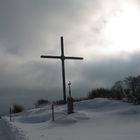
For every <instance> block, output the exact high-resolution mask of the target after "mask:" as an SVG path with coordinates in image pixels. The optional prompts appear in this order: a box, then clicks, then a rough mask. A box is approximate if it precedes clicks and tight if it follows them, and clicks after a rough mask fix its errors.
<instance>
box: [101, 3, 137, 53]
mask: <svg viewBox="0 0 140 140" xmlns="http://www.w3.org/2000/svg"><path fill="white" fill-rule="evenodd" d="M103 33H104V34H105V38H106V40H107V42H108V43H109V46H108V48H106V51H107V52H108V53H119V52H128V53H131V52H134V51H139V50H140V11H139V10H138V9H137V8H136V7H134V6H131V5H125V6H123V8H122V10H121V11H120V12H118V13H117V14H116V15H114V16H113V17H112V18H111V19H110V20H109V21H107V23H106V25H105V28H104V30H103Z"/></svg>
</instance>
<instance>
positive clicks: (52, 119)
mask: <svg viewBox="0 0 140 140" xmlns="http://www.w3.org/2000/svg"><path fill="white" fill-rule="evenodd" d="M52 121H53V122H54V103H52Z"/></svg>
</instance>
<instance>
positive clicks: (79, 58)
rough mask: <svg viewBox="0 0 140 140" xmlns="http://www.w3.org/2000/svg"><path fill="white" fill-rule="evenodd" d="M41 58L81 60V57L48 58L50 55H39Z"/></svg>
mask: <svg viewBox="0 0 140 140" xmlns="http://www.w3.org/2000/svg"><path fill="white" fill-rule="evenodd" d="M40 57H41V58H53V59H77V60H83V57H72V56H50V55H41V56H40Z"/></svg>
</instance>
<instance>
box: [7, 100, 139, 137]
mask: <svg viewBox="0 0 140 140" xmlns="http://www.w3.org/2000/svg"><path fill="white" fill-rule="evenodd" d="M74 106H75V113H73V114H71V115H67V113H66V106H56V107H55V122H52V121H51V110H50V107H46V108H39V109H32V110H29V111H26V112H24V113H21V114H19V115H16V116H15V117H14V121H13V122H10V125H12V126H13V127H14V128H16V129H17V130H20V131H21V132H22V134H23V135H24V139H29V140H93V139H94V140H140V106H134V105H131V104H128V103H124V102H122V101H114V100H108V99H101V98H98V99H94V100H87V101H82V102H77V103H75V105H74Z"/></svg>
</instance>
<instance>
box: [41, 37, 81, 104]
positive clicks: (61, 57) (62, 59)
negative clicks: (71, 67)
mask: <svg viewBox="0 0 140 140" xmlns="http://www.w3.org/2000/svg"><path fill="white" fill-rule="evenodd" d="M60 39H61V56H48V55H41V58H53V59H60V60H61V61H62V83H63V99H64V103H66V83H65V59H75V60H82V59H83V58H82V57H71V56H65V55H64V44H63V37H62V36H61V38H60Z"/></svg>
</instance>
